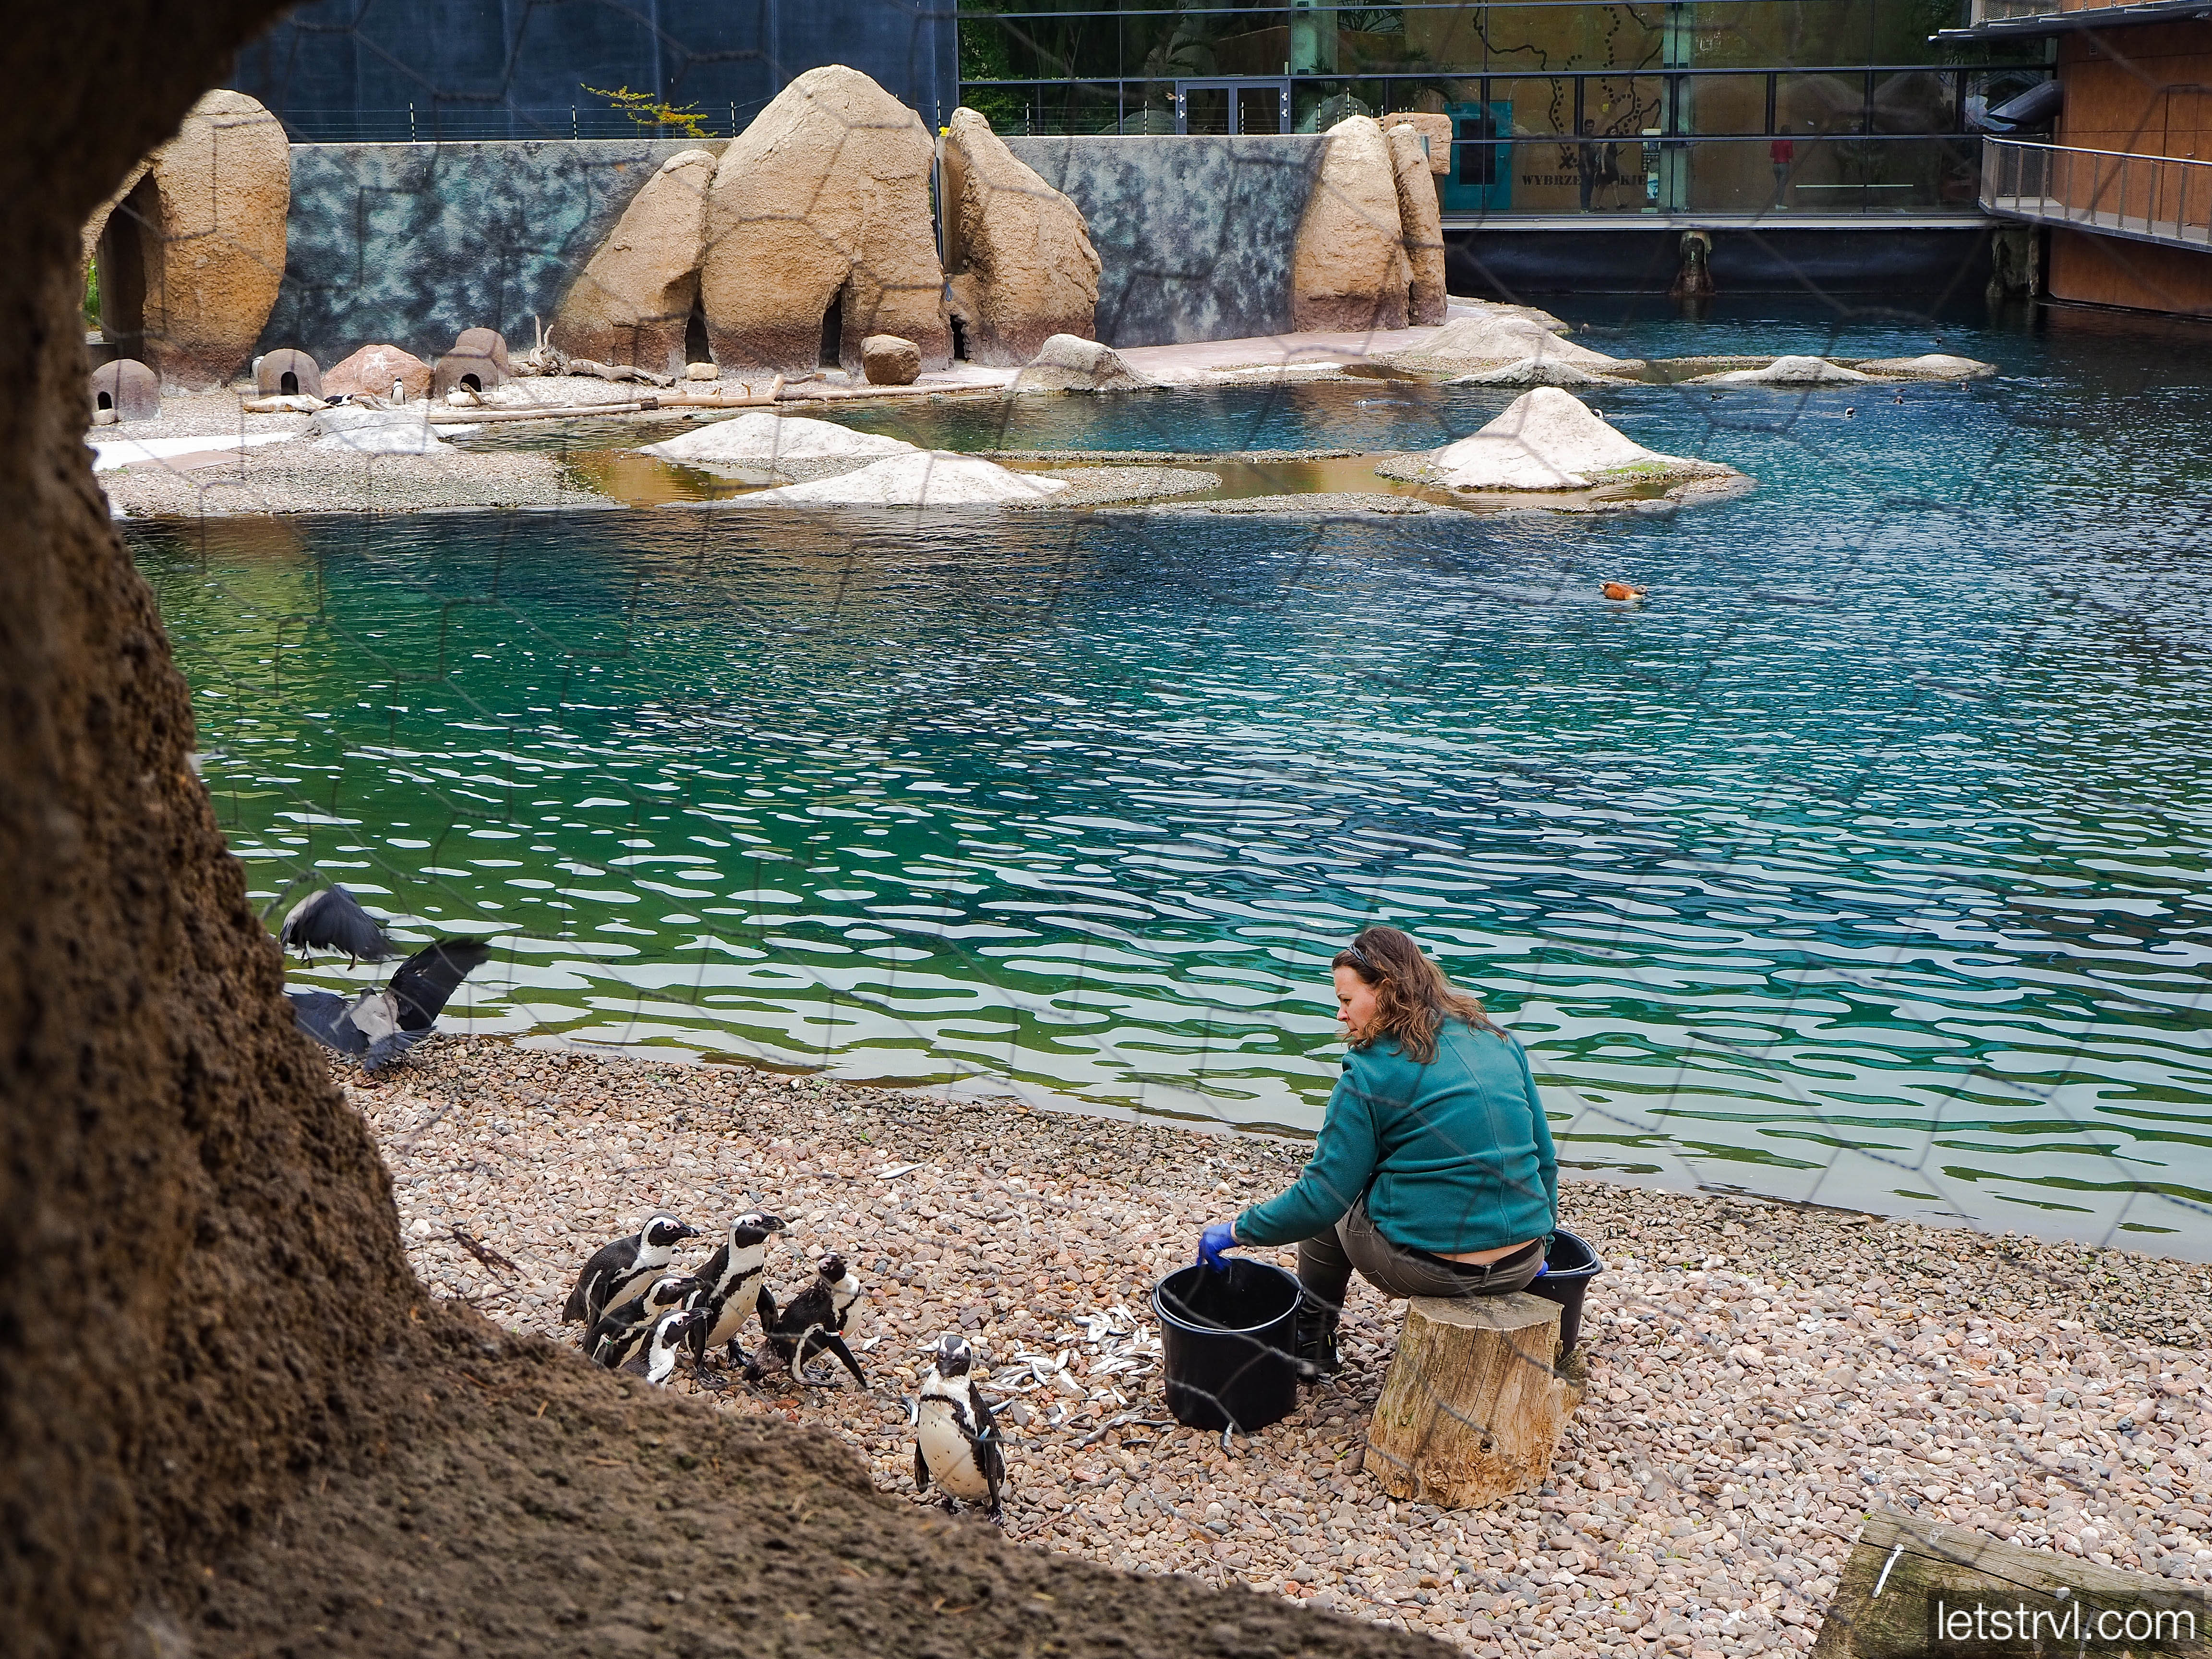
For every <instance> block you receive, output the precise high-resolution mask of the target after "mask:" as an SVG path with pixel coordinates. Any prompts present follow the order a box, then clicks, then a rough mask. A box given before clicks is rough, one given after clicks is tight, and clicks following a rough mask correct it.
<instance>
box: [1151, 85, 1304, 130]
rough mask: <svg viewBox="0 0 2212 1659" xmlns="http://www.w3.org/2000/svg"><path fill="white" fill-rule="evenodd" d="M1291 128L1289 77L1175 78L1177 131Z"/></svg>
mask: <svg viewBox="0 0 2212 1659" xmlns="http://www.w3.org/2000/svg"><path fill="white" fill-rule="evenodd" d="M1290 130H1291V83H1290V82H1288V81H1178V82H1176V131H1177V132H1184V133H1201V134H1212V135H1215V136H1228V135H1231V134H1233V135H1236V136H1237V137H1269V136H1273V135H1274V134H1277V133H1284V132H1288V131H1290Z"/></svg>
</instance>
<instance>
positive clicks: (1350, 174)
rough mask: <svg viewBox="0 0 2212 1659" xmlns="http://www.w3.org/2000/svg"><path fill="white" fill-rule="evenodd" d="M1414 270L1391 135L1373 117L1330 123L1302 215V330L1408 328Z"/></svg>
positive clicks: (1295, 296) (1298, 322)
mask: <svg viewBox="0 0 2212 1659" xmlns="http://www.w3.org/2000/svg"><path fill="white" fill-rule="evenodd" d="M1411 277H1412V272H1411V270H1410V269H1409V267H1408V266H1407V260H1406V246H1405V234H1404V231H1403V228H1401V224H1400V222H1399V217H1398V175H1397V168H1396V167H1395V164H1394V163H1393V161H1392V160H1391V156H1390V143H1389V139H1388V138H1387V137H1384V136H1383V129H1382V127H1381V125H1379V124H1378V123H1377V122H1376V120H1375V118H1373V117H1372V116H1367V115H1354V116H1350V117H1347V118H1346V119H1344V120H1341V121H1339V122H1338V123H1337V124H1336V125H1334V126H1333V127H1331V128H1330V129H1329V130H1328V149H1326V150H1325V151H1323V152H1322V164H1321V173H1320V176H1319V177H1317V178H1316V179H1315V180H1314V187H1313V194H1312V195H1311V196H1310V197H1308V198H1307V201H1306V210H1305V216H1304V218H1302V219H1301V220H1300V221H1299V222H1298V236H1297V252H1296V255H1295V258H1294V261H1293V265H1292V271H1291V327H1292V328H1294V329H1297V330H1298V331H1301V332H1303V331H1308V330H1322V331H1348V332H1364V331H1369V330H1372V329H1394V328H1403V327H1405V326H1406V289H1407V284H1408V283H1409V282H1410V280H1411Z"/></svg>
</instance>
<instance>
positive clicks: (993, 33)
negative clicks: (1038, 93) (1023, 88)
mask: <svg viewBox="0 0 2212 1659" xmlns="http://www.w3.org/2000/svg"><path fill="white" fill-rule="evenodd" d="M971 20H972V21H971ZM1016 78H1017V71H1016V70H1015V68H1014V56H1013V50H1012V43H1011V42H1010V41H1009V40H1008V39H1007V37H1006V25H1003V24H1000V23H998V22H996V21H987V20H986V19H984V18H982V17H978V16H975V15H974V14H968V15H963V17H962V19H961V23H960V101H961V102H962V103H963V104H965V105H967V106H968V107H969V108H970V109H972V110H974V111H975V112H976V113H977V114H979V115H981V116H982V117H983V118H984V119H986V120H987V121H988V122H990V124H991V131H994V132H998V133H1007V132H1022V131H1027V127H1028V119H1029V106H1028V104H1027V102H1026V100H1024V98H1023V97H1022V94H1020V93H1018V92H1017V91H1015V90H1014V89H1013V88H1011V87H979V86H975V85H973V84H971V83H972V82H977V81H1011V80H1014V79H1016Z"/></svg>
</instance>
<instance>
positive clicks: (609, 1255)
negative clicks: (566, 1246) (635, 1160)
mask: <svg viewBox="0 0 2212 1659" xmlns="http://www.w3.org/2000/svg"><path fill="white" fill-rule="evenodd" d="M696 1237H699V1230H698V1229H697V1228H696V1227H687V1226H685V1225H684V1224H683V1223H682V1222H680V1221H678V1219H677V1218H675V1217H674V1216H672V1215H657V1216H655V1217H653V1219H652V1220H650V1221H648V1222H647V1223H646V1224H645V1225H644V1227H643V1228H642V1229H641V1230H640V1231H637V1232H634V1233H632V1234H631V1235H630V1236H629V1237H628V1238H617V1240H615V1242H614V1243H611V1244H602V1245H601V1246H600V1247H599V1249H597V1250H596V1251H594V1252H593V1253H592V1259H591V1260H590V1261H586V1263H585V1264H584V1271H583V1273H582V1275H581V1276H580V1278H578V1279H577V1280H576V1288H575V1289H574V1290H573V1291H569V1292H568V1303H567V1304H566V1305H565V1306H563V1307H562V1310H561V1319H562V1323H564V1324H569V1325H579V1324H580V1325H581V1326H583V1328H585V1329H586V1330H587V1331H588V1330H589V1329H591V1328H592V1326H594V1325H596V1324H598V1323H599V1321H600V1319H601V1318H602V1317H603V1316H605V1315H606V1314H607V1313H608V1312H609V1311H611V1310H613V1309H616V1308H619V1307H621V1306H622V1304H623V1303H625V1302H628V1301H629V1300H630V1299H631V1298H632V1297H637V1296H641V1295H643V1294H644V1293H645V1287H646V1286H647V1285H650V1284H651V1283H653V1280H654V1279H658V1278H659V1276H660V1270H661V1269H662V1268H663V1267H666V1266H667V1265H668V1259H669V1257H671V1255H675V1253H676V1247H677V1246H678V1244H681V1243H683V1242H684V1240H685V1239H687V1238H696Z"/></svg>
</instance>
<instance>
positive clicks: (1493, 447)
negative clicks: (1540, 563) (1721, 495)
mask: <svg viewBox="0 0 2212 1659" xmlns="http://www.w3.org/2000/svg"><path fill="white" fill-rule="evenodd" d="M1730 471H1732V469H1730V468H1729V467H1725V466H1719V465H1715V464H1713V463H1711V462H1710V461H1698V460H1691V459H1687V458H1686V457H1683V456H1680V455H1662V454H1659V453H1656V451H1653V450H1649V449H1646V448H1644V446H1643V445H1641V444H1639V443H1638V442H1637V441H1635V440H1634V439H1633V438H1631V437H1628V436H1627V435H1625V434H1623V433H1621V432H1620V431H1618V430H1617V429H1615V428H1613V427H1610V426H1608V425H1607V424H1606V422H1605V418H1604V417H1603V416H1601V415H1599V414H1598V413H1597V411H1596V410H1593V409H1591V408H1590V407H1589V405H1588V404H1585V403H1583V401H1582V400H1581V399H1580V398H1576V397H1575V396H1574V395H1573V394H1572V393H1571V392H1562V391H1560V390H1559V388H1558V387H1557V386H1539V387H1537V388H1536V389H1535V390H1534V392H1524V393H1523V394H1522V395H1521V396H1520V397H1518V398H1515V399H1514V400H1513V401H1512V402H1511V403H1510V404H1507V405H1506V407H1505V409H1504V412H1503V413H1501V414H1500V415H1499V416H1498V417H1497V418H1496V419H1495V420H1493V421H1492V422H1490V423H1489V424H1488V425H1487V426H1486V427H1484V428H1482V429H1481V430H1480V431H1479V432H1476V433H1474V435H1471V436H1468V437H1465V438H1462V439H1461V440H1460V441H1458V442H1457V443H1450V444H1446V445H1444V446H1443V447H1442V448H1441V449H1435V450H1431V451H1430V452H1429V453H1428V455H1427V456H1426V458H1425V461H1424V463H1423V465H1420V466H1419V468H1418V469H1417V470H1416V471H1414V473H1413V475H1412V476H1415V477H1419V479H1420V480H1421V481H1422V482H1424V483H1438V484H1443V486H1445V487H1446V488H1447V489H1480V490H1524V489H1529V490H1553V489H1591V488H1594V487H1595V486H1597V485H1599V484H1604V483H1620V482H1623V481H1626V480H1630V479H1639V478H1640V479H1650V480H1654V481H1656V480H1658V479H1661V478H1668V477H1674V478H1692V477H1726V476H1728V475H1729V472H1730ZM1394 476H1395V474H1394Z"/></svg>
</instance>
